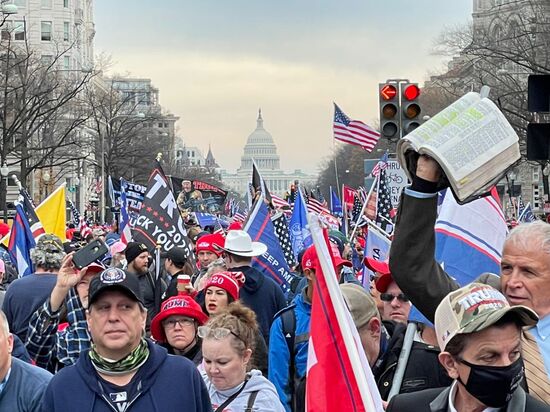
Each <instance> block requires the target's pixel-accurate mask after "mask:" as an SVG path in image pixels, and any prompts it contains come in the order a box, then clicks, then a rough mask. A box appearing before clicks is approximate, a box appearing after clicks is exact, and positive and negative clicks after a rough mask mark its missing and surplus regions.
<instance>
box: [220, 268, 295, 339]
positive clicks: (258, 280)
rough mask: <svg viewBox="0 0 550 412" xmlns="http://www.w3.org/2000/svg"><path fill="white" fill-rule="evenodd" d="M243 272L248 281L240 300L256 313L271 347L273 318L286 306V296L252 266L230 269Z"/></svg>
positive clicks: (269, 279)
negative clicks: (270, 334)
mask: <svg viewBox="0 0 550 412" xmlns="http://www.w3.org/2000/svg"><path fill="white" fill-rule="evenodd" d="M230 270H231V271H233V272H243V273H244V276H245V277H246V280H245V282H244V285H243V287H242V288H241V289H240V291H239V299H240V300H241V302H242V303H244V304H245V305H246V306H248V307H249V308H250V309H252V310H253V311H254V312H255V313H256V318H257V321H258V325H259V327H260V332H261V333H262V335H263V337H264V339H265V343H266V344H267V345H268V346H269V328H270V327H271V324H272V323H273V318H274V317H275V315H276V314H277V312H279V311H280V310H281V309H283V308H284V307H285V306H286V300H285V295H284V293H283V291H282V289H281V288H280V287H279V285H277V283H275V281H274V280H273V279H271V278H270V277H268V276H266V275H264V274H263V273H262V272H260V271H259V270H257V269H255V268H253V267H251V266H239V267H234V268H231V269H230Z"/></svg>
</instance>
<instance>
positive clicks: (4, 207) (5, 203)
mask: <svg viewBox="0 0 550 412" xmlns="http://www.w3.org/2000/svg"><path fill="white" fill-rule="evenodd" d="M0 174H1V175H2V180H4V179H5V184H6V190H5V191H4V193H3V194H2V210H3V212H4V223H8V199H7V198H8V175H9V174H10V168H9V167H8V165H7V164H5V163H4V164H3V165H2V167H0Z"/></svg>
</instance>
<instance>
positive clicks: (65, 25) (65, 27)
mask: <svg viewBox="0 0 550 412" xmlns="http://www.w3.org/2000/svg"><path fill="white" fill-rule="evenodd" d="M69 30H70V26H69V22H68V21H64V22H63V41H69Z"/></svg>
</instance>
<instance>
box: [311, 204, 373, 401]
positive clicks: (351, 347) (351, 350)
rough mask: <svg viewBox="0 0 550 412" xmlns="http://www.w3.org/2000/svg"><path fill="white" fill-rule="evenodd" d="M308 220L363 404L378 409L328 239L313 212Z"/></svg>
mask: <svg viewBox="0 0 550 412" xmlns="http://www.w3.org/2000/svg"><path fill="white" fill-rule="evenodd" d="M307 220H308V224H309V227H310V232H311V238H312V240H313V245H314V246H315V250H316V252H317V256H318V259H319V263H320V265H321V269H322V276H323V277H324V278H325V282H326V284H327V289H328V292H329V294H330V297H331V299H332V301H333V302H335V304H334V312H335V315H336V319H337V320H338V324H339V325H340V329H341V331H342V338H343V341H344V345H345V346H346V349H347V353H348V356H349V360H350V363H351V367H352V370H353V373H354V375H355V380H356V381H357V387H358V389H359V393H360V394H361V400H362V401H363V406H364V407H365V410H367V411H377V410H379V408H377V406H378V405H377V402H376V400H375V399H374V398H373V396H372V393H371V392H370V390H369V385H368V383H367V382H368V378H367V376H366V373H365V370H364V369H363V367H362V362H361V357H360V355H359V352H358V347H357V345H356V342H355V339H354V338H353V334H352V332H351V330H350V329H349V328H348V327H345V325H347V324H348V322H347V320H349V317H350V314H349V312H345V308H346V307H347V306H346V304H345V302H344V298H343V297H342V293H341V292H340V293H336V292H335V291H340V288H339V286H338V281H337V278H338V277H337V276H336V272H335V271H334V267H333V265H332V258H331V255H330V252H329V250H328V247H327V244H326V240H325V238H324V236H323V231H322V228H321V226H320V222H319V218H318V217H316V216H315V215H314V214H313V213H308V215H307Z"/></svg>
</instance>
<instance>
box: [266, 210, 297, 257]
mask: <svg viewBox="0 0 550 412" xmlns="http://www.w3.org/2000/svg"><path fill="white" fill-rule="evenodd" d="M271 222H272V223H273V228H274V229H275V236H277V238H278V239H279V243H280V244H281V249H282V250H283V253H284V255H285V259H286V263H288V266H290V267H292V266H294V265H296V258H295V257H294V253H293V252H292V242H291V240H290V233H289V232H288V224H287V221H286V217H285V215H284V214H282V213H276V214H275V215H273V216H271Z"/></svg>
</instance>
